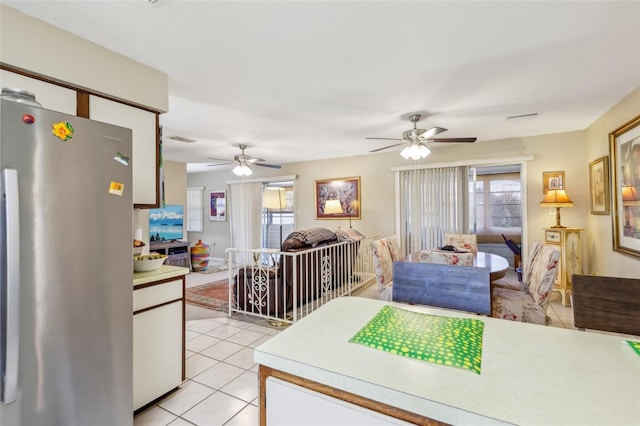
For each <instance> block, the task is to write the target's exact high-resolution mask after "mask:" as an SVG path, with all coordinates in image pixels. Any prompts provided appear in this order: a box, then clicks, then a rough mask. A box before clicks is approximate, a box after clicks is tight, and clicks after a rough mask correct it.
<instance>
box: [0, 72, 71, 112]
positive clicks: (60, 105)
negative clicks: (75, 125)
mask: <svg viewBox="0 0 640 426" xmlns="http://www.w3.org/2000/svg"><path fill="white" fill-rule="evenodd" d="M0 86H2V87H13V88H17V89H23V90H27V91H29V92H31V93H33V94H34V95H36V101H38V102H39V103H40V104H41V105H42V107H43V108H46V109H50V110H52V111H58V112H64V113H65V114H71V115H76V100H77V94H76V91H75V90H71V89H67V88H65V87H62V86H56V85H55V84H51V83H46V82H44V81H40V80H36V79H35V78H31V77H25V76H24V75H20V74H16V73H13V72H11V71H6V70H0Z"/></svg>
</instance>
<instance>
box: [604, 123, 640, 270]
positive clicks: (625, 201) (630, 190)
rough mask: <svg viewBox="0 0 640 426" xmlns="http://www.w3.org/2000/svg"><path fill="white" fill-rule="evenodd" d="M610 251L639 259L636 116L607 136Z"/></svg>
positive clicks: (639, 151) (639, 163) (638, 127)
mask: <svg viewBox="0 0 640 426" xmlns="http://www.w3.org/2000/svg"><path fill="white" fill-rule="evenodd" d="M609 155H610V156H611V180H612V187H613V190H612V196H613V208H614V210H613V214H612V215H611V216H612V219H613V221H612V226H613V249H614V250H615V251H618V252H621V253H624V254H627V255H629V256H634V257H639V258H640V196H639V195H638V194H640V115H639V116H637V117H636V118H634V119H633V120H631V121H629V122H627V123H625V124H623V125H622V126H620V127H619V128H617V129H616V130H614V131H613V132H611V133H609Z"/></svg>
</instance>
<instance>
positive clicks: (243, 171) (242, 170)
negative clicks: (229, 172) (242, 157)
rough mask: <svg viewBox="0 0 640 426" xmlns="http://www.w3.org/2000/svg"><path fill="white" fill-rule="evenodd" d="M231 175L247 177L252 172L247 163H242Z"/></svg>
mask: <svg viewBox="0 0 640 426" xmlns="http://www.w3.org/2000/svg"><path fill="white" fill-rule="evenodd" d="M233 173H234V174H235V175H238V176H249V175H251V173H253V170H251V168H250V167H249V166H248V165H247V163H245V162H242V163H240V164H238V165H237V166H236V167H235V168H234V169H233Z"/></svg>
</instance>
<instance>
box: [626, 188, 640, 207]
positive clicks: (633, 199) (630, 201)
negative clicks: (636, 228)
mask: <svg viewBox="0 0 640 426" xmlns="http://www.w3.org/2000/svg"><path fill="white" fill-rule="evenodd" d="M638 201H640V197H639V196H638V190H637V189H636V187H635V186H631V185H624V186H623V187H622V205H623V206H634V205H637V204H638Z"/></svg>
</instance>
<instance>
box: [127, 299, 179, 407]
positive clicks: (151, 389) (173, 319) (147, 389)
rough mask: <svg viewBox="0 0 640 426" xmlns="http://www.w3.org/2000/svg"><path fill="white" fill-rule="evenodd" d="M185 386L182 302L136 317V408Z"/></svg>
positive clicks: (134, 380) (134, 355) (134, 325)
mask: <svg viewBox="0 0 640 426" xmlns="http://www.w3.org/2000/svg"><path fill="white" fill-rule="evenodd" d="M181 383H182V301H176V302H173V303H170V304H168V305H164V306H161V307H158V308H154V309H150V310H148V311H145V312H142V313H139V314H137V315H134V316H133V409H134V410H137V409H138V408H140V407H142V406H143V405H145V404H148V403H149V402H151V401H153V400H154V399H156V398H158V397H160V396H162V395H164V394H165V393H167V392H169V391H170V390H172V389H174V388H176V387H177V386H179V385H180V384H181Z"/></svg>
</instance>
